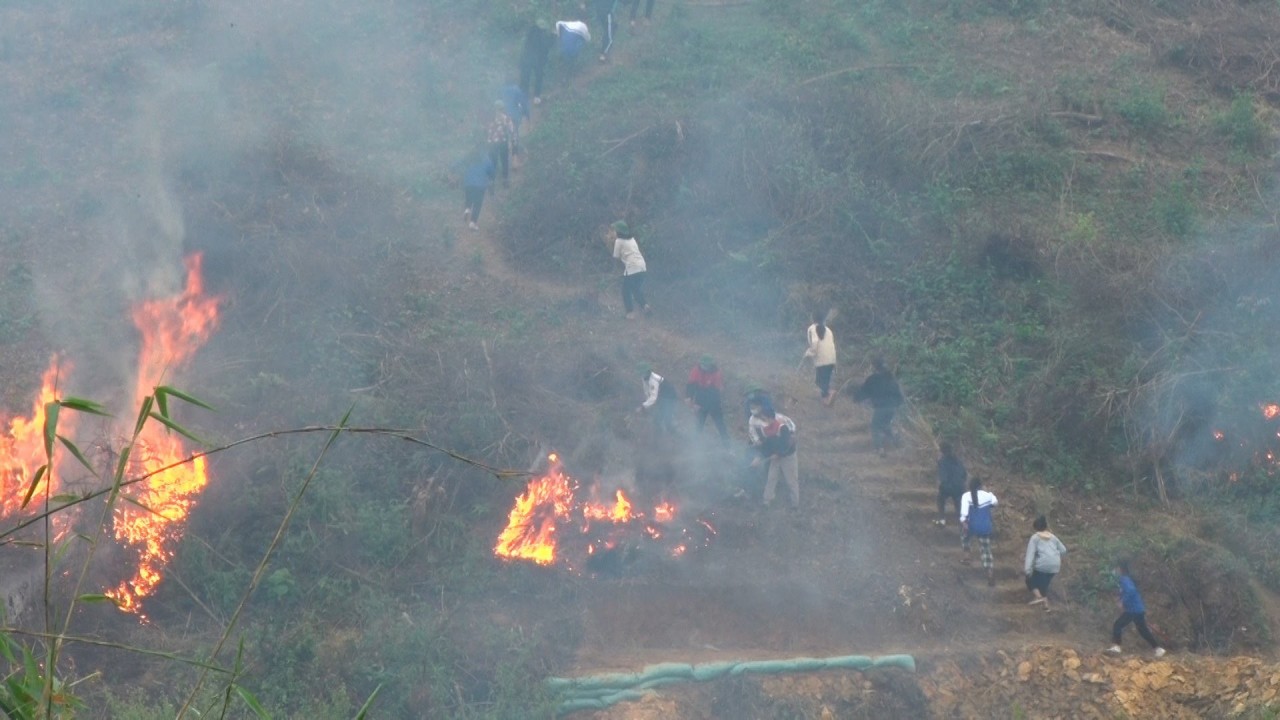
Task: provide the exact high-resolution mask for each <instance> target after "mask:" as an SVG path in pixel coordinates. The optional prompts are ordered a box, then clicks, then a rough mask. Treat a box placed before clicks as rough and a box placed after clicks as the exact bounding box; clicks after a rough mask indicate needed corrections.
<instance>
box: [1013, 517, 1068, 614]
mask: <svg viewBox="0 0 1280 720" xmlns="http://www.w3.org/2000/svg"><path fill="white" fill-rule="evenodd" d="M1031 527H1032V528H1033V529H1035V534H1033V535H1032V536H1031V539H1030V540H1028V541H1027V557H1026V560H1025V561H1024V562H1023V572H1024V573H1026V576H1027V589H1028V590H1030V591H1031V595H1032V598H1031V602H1030V603H1028V604H1030V605H1038V604H1040V603H1044V609H1045V610H1046V611H1048V610H1049V583H1051V582H1053V577H1054V576H1055V575H1057V574H1058V571H1060V570H1061V569H1062V556H1063V555H1065V554H1066V552H1067V546H1066V545H1063V544H1062V541H1061V540H1059V539H1058V536H1056V535H1054V534H1053V533H1051V532H1049V521H1048V519H1046V518H1045V516H1043V515H1041V516H1040V517H1038V518H1036V520H1035V522H1034V523H1032V525H1031Z"/></svg>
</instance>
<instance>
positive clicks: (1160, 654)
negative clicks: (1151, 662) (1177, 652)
mask: <svg viewBox="0 0 1280 720" xmlns="http://www.w3.org/2000/svg"><path fill="white" fill-rule="evenodd" d="M1153 654H1154V655H1155V656H1156V657H1158V658H1162V657H1164V648H1156V651H1155V653H1153Z"/></svg>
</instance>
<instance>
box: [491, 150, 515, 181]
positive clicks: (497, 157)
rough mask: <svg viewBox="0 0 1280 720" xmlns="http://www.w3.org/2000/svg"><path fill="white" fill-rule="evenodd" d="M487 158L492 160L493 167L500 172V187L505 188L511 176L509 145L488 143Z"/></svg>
mask: <svg viewBox="0 0 1280 720" xmlns="http://www.w3.org/2000/svg"><path fill="white" fill-rule="evenodd" d="M489 157H491V158H493V166H494V167H495V168H498V169H499V170H500V171H501V172H502V185H503V186H504V187H505V186H506V185H507V183H508V182H509V181H508V179H507V178H509V177H510V176H511V145H510V144H509V143H507V142H505V141H504V142H495V143H489Z"/></svg>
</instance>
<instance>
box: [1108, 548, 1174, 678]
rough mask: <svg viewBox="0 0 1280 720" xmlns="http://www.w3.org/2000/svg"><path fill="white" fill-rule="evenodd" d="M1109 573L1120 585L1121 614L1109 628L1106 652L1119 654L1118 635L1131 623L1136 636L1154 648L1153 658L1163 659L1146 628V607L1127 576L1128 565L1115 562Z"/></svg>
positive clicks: (1161, 649)
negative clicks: (1139, 636)
mask: <svg viewBox="0 0 1280 720" xmlns="http://www.w3.org/2000/svg"><path fill="white" fill-rule="evenodd" d="M1111 573H1112V575H1114V576H1115V578H1116V582H1117V583H1118V584H1119V585H1120V608H1121V610H1122V612H1121V613H1120V617H1118V618H1116V624H1115V625H1113V626H1112V627H1111V647H1109V648H1107V652H1108V653H1111V654H1112V655H1119V654H1120V653H1121V649H1120V633H1121V632H1123V631H1124V629H1125V627H1126V626H1127V625H1128V624H1129V623H1133V624H1134V626H1135V627H1137V628H1138V634H1139V635H1141V636H1142V639H1143V640H1146V641H1147V644H1149V645H1150V646H1151V647H1152V648H1154V651H1153V652H1154V654H1155V656H1156V657H1164V648H1162V647H1160V643H1159V642H1158V641H1157V640H1156V638H1155V635H1152V634H1151V629H1150V628H1148V627H1147V606H1146V605H1145V604H1144V603H1143V602H1142V593H1140V592H1138V586H1137V585H1136V584H1134V582H1133V578H1132V577H1131V576H1130V575H1129V563H1128V562H1126V561H1124V560H1121V561H1120V562H1117V563H1116V566H1115V568H1113V569H1112V570H1111Z"/></svg>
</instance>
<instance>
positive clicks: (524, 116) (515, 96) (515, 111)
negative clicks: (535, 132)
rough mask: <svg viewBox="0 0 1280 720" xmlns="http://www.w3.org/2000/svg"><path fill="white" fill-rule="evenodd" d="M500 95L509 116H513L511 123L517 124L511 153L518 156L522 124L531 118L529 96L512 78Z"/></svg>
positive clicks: (512, 139)
mask: <svg viewBox="0 0 1280 720" xmlns="http://www.w3.org/2000/svg"><path fill="white" fill-rule="evenodd" d="M500 97H501V98H502V106H503V108H504V109H505V110H506V111H507V117H509V118H511V124H512V125H513V126H515V135H513V136H512V138H511V154H512V155H513V156H516V155H519V154H520V124H521V123H522V122H524V121H525V120H528V119H529V96H528V95H526V94H525V92H524V90H521V89H520V85H519V84H517V83H516V81H515V80H512V81H511V82H508V83H507V84H506V85H505V86H503V88H502V93H501V95H500Z"/></svg>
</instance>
